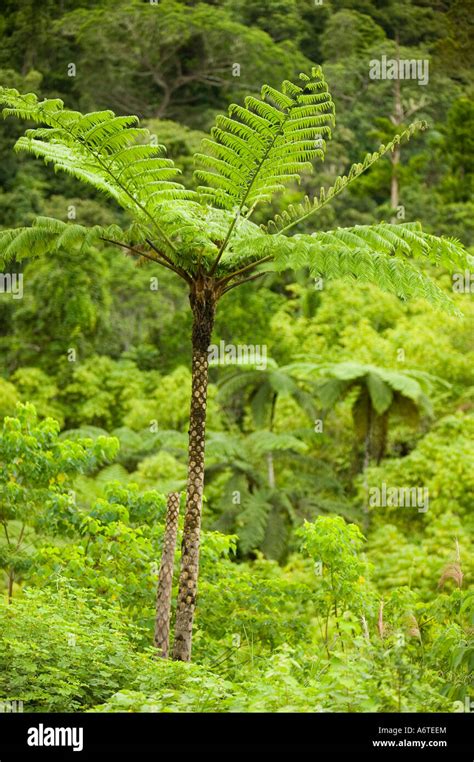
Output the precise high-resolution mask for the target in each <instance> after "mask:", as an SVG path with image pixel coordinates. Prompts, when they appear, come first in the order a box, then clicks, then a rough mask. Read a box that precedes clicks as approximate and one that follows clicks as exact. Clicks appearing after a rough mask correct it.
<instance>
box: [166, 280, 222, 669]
mask: <svg viewBox="0 0 474 762" xmlns="http://www.w3.org/2000/svg"><path fill="white" fill-rule="evenodd" d="M190 300H191V307H192V310H193V335H192V349H193V360H192V390H191V412H190V416H189V445H188V486H187V495H186V514H185V517H184V530H183V542H182V552H181V573H180V578H179V592H178V606H177V611H176V627H175V639H174V646H173V658H174V659H176V660H179V661H190V660H191V646H192V630H193V619H194V609H195V607H196V593H197V580H198V572H199V547H200V540H201V512H202V494H203V488H204V447H205V436H206V404H207V384H208V350H209V344H210V342H211V334H212V327H213V324H214V313H215V302H216V299H215V294H214V291H213V289H212V283H210V282H206V281H201V282H200V281H198V282H196V283H195V284H194V287H193V290H192V292H191V295H190Z"/></svg>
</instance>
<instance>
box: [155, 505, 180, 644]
mask: <svg viewBox="0 0 474 762" xmlns="http://www.w3.org/2000/svg"><path fill="white" fill-rule="evenodd" d="M179 498H180V495H179V492H170V493H169V495H168V498H167V501H166V523H165V535H164V538H163V552H162V554H161V566H160V574H159V576H158V589H157V593H156V620H155V646H156V649H157V656H161V657H162V658H163V659H167V658H168V653H169V640H170V612H171V591H172V588H173V570H174V554H175V550H176V535H177V533H178V520H179Z"/></svg>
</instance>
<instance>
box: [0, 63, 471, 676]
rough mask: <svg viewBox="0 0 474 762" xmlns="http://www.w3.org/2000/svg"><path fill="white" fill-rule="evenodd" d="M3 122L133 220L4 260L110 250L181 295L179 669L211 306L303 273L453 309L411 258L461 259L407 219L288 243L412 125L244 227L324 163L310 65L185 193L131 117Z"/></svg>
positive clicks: (323, 127) (227, 138)
mask: <svg viewBox="0 0 474 762" xmlns="http://www.w3.org/2000/svg"><path fill="white" fill-rule="evenodd" d="M0 101H2V102H3V104H4V105H5V107H6V108H5V109H4V114H5V116H9V115H12V116H16V117H19V118H22V119H26V120H29V121H33V122H36V123H39V124H40V126H39V127H38V128H35V129H30V130H28V131H27V132H26V134H25V136H24V137H21V138H20V139H19V140H18V142H17V149H18V150H26V151H27V152H29V153H32V154H33V155H35V156H38V157H41V158H43V159H44V160H45V161H46V162H49V163H52V164H53V165H54V167H55V168H56V169H58V170H63V171H65V172H68V173H69V174H70V175H73V176H74V177H76V178H78V179H80V180H82V181H84V182H86V183H89V184H92V185H93V186H94V187H95V188H97V189H99V190H101V191H102V192H103V193H105V194H107V195H109V196H111V197H112V198H113V199H115V201H117V202H118V203H119V204H120V205H121V206H122V207H123V208H124V209H126V210H127V212H129V213H130V214H131V215H132V217H133V222H132V224H131V225H130V226H129V227H128V228H126V229H122V228H120V227H119V226H111V227H103V226H99V225H97V226H94V227H92V228H85V227H83V226H81V225H77V224H75V223H65V222H60V221H58V220H54V219H50V218H44V217H43V218H38V219H36V221H35V224H33V225H32V226H31V227H25V228H18V229H14V230H5V231H2V232H1V233H0V252H1V253H2V255H3V257H4V259H6V260H7V261H8V260H9V259H11V258H17V259H21V258H25V257H31V256H39V255H42V254H46V253H48V252H51V251H52V250H54V249H55V248H58V247H60V246H64V247H79V248H80V250H81V251H82V252H83V253H84V256H87V249H88V246H91V245H92V244H93V243H98V242H100V241H102V242H106V243H108V244H110V243H113V244H115V245H117V247H119V248H120V249H124V250H126V251H127V252H131V253H132V254H134V255H135V256H136V257H137V258H138V259H140V260H142V259H147V260H150V261H152V262H153V263H154V264H156V265H158V266H160V267H163V268H166V269H168V270H171V271H172V272H173V273H175V274H176V275H177V276H178V277H180V278H181V279H182V280H183V281H184V283H185V284H186V286H187V288H188V290H189V300H190V306H191V310H192V316H193V325H192V336H191V340H192V390H191V410H190V422H189V446H188V482H187V497H186V511H185V520H184V530H183V542H182V557H181V575H180V582H179V594H178V606H177V615H176V629H175V640H174V648H173V655H174V658H175V659H179V660H185V661H187V660H190V658H191V644H192V626H193V618H194V610H195V606H196V593H197V580H198V566H199V546H200V529H201V510H202V495H203V487H204V446H205V431H206V402H207V386H208V347H209V345H210V342H211V334H212V329H213V323H214V316H215V311H216V306H217V304H218V302H219V300H220V299H221V298H222V297H223V296H224V295H225V294H227V293H228V292H229V291H230V290H231V289H234V288H236V287H238V286H241V285H242V284H244V283H247V282H248V281H250V280H254V279H256V278H261V277H262V276H263V275H264V274H265V273H266V272H269V271H275V272H282V271H283V270H285V269H288V268H293V269H297V268H303V267H309V269H310V272H311V274H312V275H313V276H314V275H318V276H323V277H326V278H331V277H336V278H337V277H349V278H351V277H352V278H360V279H362V280H365V281H370V282H373V283H375V284H378V285H379V286H380V287H381V288H384V289H386V290H388V291H390V292H392V293H394V294H397V295H398V296H400V297H402V298H410V297H413V296H418V297H426V298H427V299H429V300H430V301H431V302H433V303H434V304H436V305H439V306H441V307H444V308H447V309H451V310H454V307H453V305H452V303H451V301H450V299H449V298H448V297H447V296H446V294H445V293H444V292H443V291H442V290H441V289H440V288H439V287H438V286H437V285H436V283H434V282H433V281H432V280H431V279H430V278H429V277H428V276H426V275H424V274H423V273H422V271H421V269H420V267H419V266H418V264H417V262H416V261H413V260H412V259H411V257H413V258H414V259H415V260H416V259H421V260H422V261H426V262H430V261H431V262H433V263H434V264H445V265H447V266H448V267H451V268H460V267H461V268H463V267H464V266H465V263H466V261H467V260H466V257H467V254H466V252H465V250H464V249H463V247H462V246H461V245H460V244H459V243H458V242H456V241H453V240H448V239H443V238H437V237H435V236H433V235H429V234H427V233H424V232H423V231H422V230H421V226H420V225H418V224H417V223H411V224H403V225H390V224H384V223H381V224H376V225H373V226H356V227H353V228H348V229H341V228H337V229H336V230H332V231H326V232H321V231H319V232H315V233H313V234H311V235H307V234H293V235H291V233H292V231H293V228H294V227H295V226H297V225H298V224H299V223H300V222H301V221H302V220H308V219H309V218H311V217H312V216H313V215H314V214H315V213H316V212H317V211H318V209H320V208H321V207H322V206H324V205H325V204H326V203H327V202H328V201H330V200H331V199H332V198H333V197H334V196H336V195H337V194H338V193H340V192H341V191H342V190H343V189H344V188H345V187H347V185H348V184H349V183H351V182H353V181H354V180H355V179H356V178H357V177H358V176H359V175H360V174H361V173H362V172H364V171H365V170H366V169H367V168H369V167H370V166H372V165H373V164H374V162H375V161H377V160H378V158H379V157H380V156H381V155H382V154H384V153H386V152H387V151H390V150H391V149H393V148H394V146H395V145H396V144H397V143H398V142H399V141H400V140H402V139H403V138H408V137H410V136H411V135H412V134H413V133H414V132H415V131H417V130H418V129H420V128H422V127H424V125H423V124H415V125H413V126H412V127H410V128H409V129H408V130H405V131H404V132H402V133H400V134H399V135H397V136H396V137H395V139H394V140H393V141H391V143H389V144H388V145H387V146H382V147H381V149H380V150H379V151H378V152H376V153H374V154H370V155H368V156H366V157H365V159H364V160H363V162H362V163H359V164H356V165H354V166H353V167H352V168H351V169H350V171H349V172H348V175H347V176H344V177H342V178H339V179H338V180H337V182H336V184H335V185H334V186H333V187H332V188H330V189H328V190H322V191H321V193H320V195H319V196H318V198H316V199H315V200H314V201H311V200H310V199H306V200H305V201H304V202H303V203H302V204H299V205H297V206H291V207H290V208H289V209H288V211H286V212H285V213H284V214H282V215H278V216H277V217H275V218H274V219H271V220H268V223H267V225H266V226H264V228H262V227H259V226H257V225H256V224H255V223H254V222H253V221H252V220H251V217H252V215H253V214H254V212H255V210H256V209H257V208H258V207H259V205H261V204H263V203H268V202H271V200H272V199H273V198H274V197H275V195H276V194H278V192H279V191H281V190H282V189H283V188H285V186H287V185H288V184H292V183H294V182H295V181H297V180H298V179H299V178H300V176H301V174H302V173H303V172H305V171H307V170H310V169H311V168H312V161H314V160H315V159H323V158H324V155H325V147H326V144H325V140H324V138H329V137H330V135H331V126H332V125H333V123H334V104H333V102H332V99H331V96H330V94H329V92H328V87H327V84H326V82H325V79H324V76H323V74H322V72H321V70H320V69H319V68H314V69H313V70H312V71H311V73H310V74H309V75H308V74H301V75H300V79H299V81H298V83H293V82H290V81H287V80H286V81H285V82H283V84H282V86H281V89H280V90H276V89H275V88H273V87H270V86H268V85H265V86H264V87H263V88H262V91H261V98H260V99H259V98H255V97H253V96H252V97H251V96H249V97H247V98H246V99H245V104H244V106H238V105H232V106H230V108H229V113H228V115H227V116H218V117H217V121H216V125H215V127H214V128H213V130H212V133H211V137H210V138H207V139H205V140H204V142H203V152H202V153H199V154H197V155H196V160H197V162H198V163H199V164H200V166H201V168H200V169H199V170H198V171H197V178H198V180H199V181H200V182H201V183H202V185H200V186H199V187H198V189H197V190H196V191H189V190H186V189H185V188H184V187H183V186H182V185H181V184H180V183H179V182H177V180H176V174H177V170H176V168H175V167H174V165H173V162H172V161H171V160H170V159H166V158H164V157H163V148H162V147H160V146H156V145H154V144H151V143H150V135H149V134H148V132H147V131H146V130H143V129H140V128H139V126H138V119H137V118H136V117H127V116H120V117H116V116H115V115H114V114H113V112H110V111H99V112H94V113H91V114H85V115H83V114H81V113H80V112H77V111H71V110H68V109H65V108H64V104H63V103H62V101H60V100H57V99H56V100H45V101H42V102H38V99H37V98H36V96H35V95H33V94H28V95H20V94H19V93H18V92H17V91H16V90H5V89H3V90H0Z"/></svg>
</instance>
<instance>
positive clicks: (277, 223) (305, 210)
mask: <svg viewBox="0 0 474 762" xmlns="http://www.w3.org/2000/svg"><path fill="white" fill-rule="evenodd" d="M427 127H428V125H427V123H426V122H425V121H423V120H421V121H418V122H413V124H410V126H409V127H407V128H406V129H405V130H402V132H399V133H397V134H396V135H395V137H394V138H393V140H391V141H390V142H389V143H387V144H386V145H381V146H379V148H378V150H377V151H374V153H368V154H367V155H366V156H365V158H364V159H363V161H362V162H357V163H355V164H353V165H352V166H351V168H350V170H349V172H348V173H347V175H342V177H338V178H337V179H336V181H335V183H334V185H332V186H331V187H330V188H321V189H320V191H319V196H317V197H316V198H314V199H310V198H309V197H308V196H306V197H305V199H304V200H303V201H302V202H301V203H300V204H295V205H293V204H291V205H290V206H289V207H288V209H285V210H284V211H283V212H282V213H281V214H277V215H276V216H275V217H274V219H272V220H269V221H268V222H267V223H266V225H262V228H263V229H264V230H267V231H268V232H269V233H272V234H275V233H286V232H287V231H288V230H290V229H291V228H292V227H294V226H295V225H298V224H299V223H300V222H303V220H306V219H307V218H308V217H310V216H311V215H312V214H314V213H315V212H318V211H319V210H320V209H321V208H322V207H323V206H325V205H326V204H328V203H329V202H330V201H332V199H333V198H334V197H335V196H338V195H339V194H340V193H342V191H344V190H345V189H346V188H347V187H348V186H349V185H350V184H351V183H353V182H354V180H356V179H357V178H358V177H360V175H362V174H363V173H364V172H366V171H367V170H368V169H370V167H372V166H373V165H374V164H375V163H376V162H377V161H379V159H381V158H382V156H384V155H385V154H387V153H389V151H394V150H395V148H396V146H397V145H399V144H400V143H401V142H402V141H405V140H409V139H410V138H411V137H412V135H414V134H415V133H417V132H419V131H421V130H426V129H427Z"/></svg>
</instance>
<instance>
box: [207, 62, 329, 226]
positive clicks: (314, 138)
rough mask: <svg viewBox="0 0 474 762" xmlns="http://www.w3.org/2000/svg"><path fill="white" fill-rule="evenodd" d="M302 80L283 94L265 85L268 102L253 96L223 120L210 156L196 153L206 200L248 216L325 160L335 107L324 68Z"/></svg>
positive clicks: (284, 88) (288, 84) (215, 132)
mask: <svg viewBox="0 0 474 762" xmlns="http://www.w3.org/2000/svg"><path fill="white" fill-rule="evenodd" d="M300 79H301V85H296V84H293V83H291V82H288V81H285V82H283V84H282V88H281V92H280V91H278V90H275V89H274V88H272V87H269V86H268V85H265V86H264V87H263V88H262V91H261V94H262V100H258V99H257V98H254V97H252V96H249V97H248V98H246V99H245V105H244V106H238V105H235V104H233V105H232V106H230V107H229V113H228V116H218V117H217V120H216V126H215V127H214V128H213V130H212V133H211V135H212V138H211V139H205V140H204V141H203V148H204V150H205V152H203V153H199V154H197V155H196V159H197V161H198V163H199V164H200V166H201V167H202V168H200V169H198V170H197V171H196V177H197V178H198V179H199V180H200V181H201V182H203V183H205V185H204V186H201V187H200V188H199V191H200V193H201V195H202V198H203V199H204V200H205V201H208V202H210V203H212V204H213V205H215V206H218V207H222V208H224V209H229V210H231V209H234V207H237V209H238V210H239V211H243V212H244V213H246V214H248V213H250V212H251V211H252V210H253V208H254V207H255V206H256V204H258V203H260V202H263V201H269V200H270V199H271V198H272V197H273V196H274V195H275V193H278V192H279V191H281V190H283V189H284V187H285V186H286V185H288V184H289V183H291V182H295V181H299V179H300V176H301V174H302V173H303V172H306V171H309V170H311V166H312V165H311V162H312V161H313V160H314V159H315V158H320V159H323V158H324V148H325V144H324V138H325V137H330V135H331V126H332V125H333V124H334V104H333V102H332V100H331V96H330V95H329V92H328V88H327V84H326V82H325V80H324V77H323V75H322V73H321V70H320V69H317V68H314V69H313V70H312V72H311V77H308V76H307V75H305V74H301V75H300Z"/></svg>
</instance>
